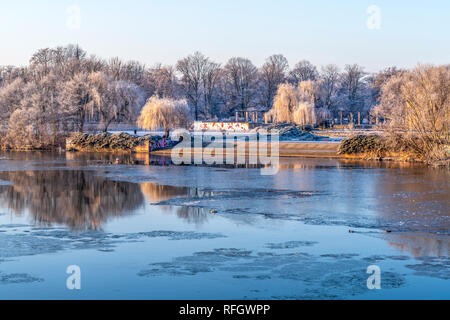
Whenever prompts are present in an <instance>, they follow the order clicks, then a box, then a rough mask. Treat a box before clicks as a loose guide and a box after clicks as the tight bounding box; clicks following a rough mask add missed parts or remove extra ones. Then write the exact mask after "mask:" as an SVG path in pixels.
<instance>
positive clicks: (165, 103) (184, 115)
mask: <svg viewBox="0 0 450 320" xmlns="http://www.w3.org/2000/svg"><path fill="white" fill-rule="evenodd" d="M189 111H190V110H189V106H188V104H187V102H186V100H175V99H169V98H158V97H157V96H153V97H151V98H149V99H148V100H147V102H146V103H145V105H144V107H143V108H142V111H141V114H140V116H139V118H138V120H137V124H138V126H139V127H140V128H142V129H147V130H155V129H159V128H163V129H164V137H166V138H168V137H169V134H170V130H171V129H173V128H177V127H187V126H188V125H189V123H190V117H189V114H190V112H189Z"/></svg>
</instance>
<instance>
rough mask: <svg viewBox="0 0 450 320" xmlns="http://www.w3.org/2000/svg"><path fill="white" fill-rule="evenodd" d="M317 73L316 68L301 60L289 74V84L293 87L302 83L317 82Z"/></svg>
mask: <svg viewBox="0 0 450 320" xmlns="http://www.w3.org/2000/svg"><path fill="white" fill-rule="evenodd" d="M318 77H319V73H318V71H317V68H316V66H314V65H313V64H312V63H311V62H309V61H308V60H302V61H300V62H298V63H297V64H296V65H295V66H294V69H292V70H291V72H289V82H291V83H293V84H294V85H298V84H299V83H300V82H302V81H307V80H314V81H315V80H317V79H318Z"/></svg>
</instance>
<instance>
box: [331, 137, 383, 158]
mask: <svg viewBox="0 0 450 320" xmlns="http://www.w3.org/2000/svg"><path fill="white" fill-rule="evenodd" d="M387 150H388V148H387V144H386V141H385V140H384V139H383V138H381V137H380V136H377V135H368V136H366V135H357V136H354V137H351V138H348V139H345V140H343V141H342V142H341V144H340V146H339V149H338V154H348V155H356V154H361V155H367V156H373V157H382V156H384V155H385V154H386V151H387Z"/></svg>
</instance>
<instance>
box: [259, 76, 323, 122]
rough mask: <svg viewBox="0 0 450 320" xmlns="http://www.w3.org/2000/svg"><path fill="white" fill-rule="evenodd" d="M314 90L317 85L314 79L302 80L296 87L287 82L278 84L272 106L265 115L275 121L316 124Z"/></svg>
mask: <svg viewBox="0 0 450 320" xmlns="http://www.w3.org/2000/svg"><path fill="white" fill-rule="evenodd" d="M316 91H317V85H316V83H315V82H314V81H302V82H300V83H299V85H298V86H297V87H295V86H293V85H292V84H287V83H284V84H281V85H279V87H278V90H277V94H276V95H275V98H274V103H273V107H272V109H271V110H270V111H269V112H268V113H267V114H266V117H269V118H272V120H273V121H275V122H285V123H296V124H300V125H314V124H316V111H315V105H314V101H315V95H316Z"/></svg>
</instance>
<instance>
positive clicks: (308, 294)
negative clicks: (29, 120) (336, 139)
mask: <svg viewBox="0 0 450 320" xmlns="http://www.w3.org/2000/svg"><path fill="white" fill-rule="evenodd" d="M116 158H118V162H119V164H116ZM143 163H147V164H143ZM449 226H450V172H449V171H448V170H445V169H432V168H426V167H423V166H419V165H413V164H397V163H387V162H362V161H344V160H334V159H333V160H328V159H312V158H311V159H307V158H295V159H294V158H292V159H289V158H282V159H281V160H280V164H279V171H278V173H277V174H275V175H261V170H260V168H258V167H252V166H245V165H240V166H207V165H195V166H194V165H191V166H187V165H183V166H175V165H172V164H171V162H170V159H168V158H165V157H151V158H150V159H145V160H144V161H143V160H142V159H139V157H138V158H135V157H134V156H131V155H120V156H116V155H112V154H84V153H69V152H68V153H38V152H28V153H25V152H23V153H21V152H3V153H1V154H0V298H2V299H17V298H20V299H24V298H25V299H435V298H437V299H449V298H450V257H449V252H450V249H449V244H450V238H449ZM69 266H77V267H79V270H80V272H81V274H80V278H79V283H80V285H81V287H80V289H79V290H77V289H75V290H70V288H69V287H70V286H68V285H67V279H68V278H69V277H70V276H71V274H68V273H67V269H68V267H69ZM373 266H375V267H376V268H379V270H380V279H381V280H380V284H381V287H380V289H376V288H375V289H373V288H372V289H369V287H368V285H367V279H368V278H369V277H370V276H371V273H368V268H369V270H372V269H371V268H373Z"/></svg>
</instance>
